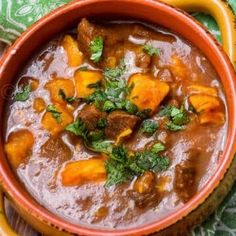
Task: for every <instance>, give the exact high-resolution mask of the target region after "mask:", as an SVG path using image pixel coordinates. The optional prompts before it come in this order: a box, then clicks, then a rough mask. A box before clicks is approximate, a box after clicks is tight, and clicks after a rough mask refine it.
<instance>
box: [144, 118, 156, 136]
mask: <svg viewBox="0 0 236 236" xmlns="http://www.w3.org/2000/svg"><path fill="white" fill-rule="evenodd" d="M157 128H158V124H157V123H156V122H155V121H153V120H145V121H143V123H142V125H141V132H143V133H145V134H148V135H153V134H154V133H155V132H156V130H157Z"/></svg>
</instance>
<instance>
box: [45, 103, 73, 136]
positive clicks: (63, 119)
mask: <svg viewBox="0 0 236 236" xmlns="http://www.w3.org/2000/svg"><path fill="white" fill-rule="evenodd" d="M54 106H55V108H56V110H57V111H58V112H60V121H58V120H57V119H56V118H54V117H53V114H52V113H51V112H49V111H46V112H45V114H44V116H43V118H42V121H41V122H42V126H43V128H44V129H46V130H48V131H49V132H50V133H51V134H53V135H56V134H57V133H59V132H60V131H62V130H64V129H65V127H66V126H67V125H68V124H70V123H71V122H73V115H72V112H71V111H70V110H69V109H67V108H66V107H64V106H62V105H60V104H54Z"/></svg>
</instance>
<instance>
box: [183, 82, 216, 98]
mask: <svg viewBox="0 0 236 236" xmlns="http://www.w3.org/2000/svg"><path fill="white" fill-rule="evenodd" d="M187 91H188V93H189V94H190V95H192V94H205V95H210V96H213V97H217V96H218V94H217V89H216V88H212V87H209V86H202V85H197V84H192V85H189V86H188V87H187Z"/></svg>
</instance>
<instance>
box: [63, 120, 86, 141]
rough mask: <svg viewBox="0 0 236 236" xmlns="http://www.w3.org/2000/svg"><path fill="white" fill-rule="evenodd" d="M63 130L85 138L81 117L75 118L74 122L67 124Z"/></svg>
mask: <svg viewBox="0 0 236 236" xmlns="http://www.w3.org/2000/svg"><path fill="white" fill-rule="evenodd" d="M65 130H66V131H69V132H71V133H73V134H75V135H76V136H80V137H82V138H84V140H87V129H86V128H85V125H84V123H83V122H82V120H81V119H77V120H76V121H75V122H74V123H72V124H69V125H67V126H66V128H65Z"/></svg>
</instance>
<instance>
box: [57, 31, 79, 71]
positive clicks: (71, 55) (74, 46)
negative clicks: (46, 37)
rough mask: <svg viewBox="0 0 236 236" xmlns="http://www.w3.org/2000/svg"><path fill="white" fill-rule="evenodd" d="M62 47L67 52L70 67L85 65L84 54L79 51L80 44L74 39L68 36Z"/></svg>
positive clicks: (64, 39)
mask: <svg viewBox="0 0 236 236" xmlns="http://www.w3.org/2000/svg"><path fill="white" fill-rule="evenodd" d="M62 46H63V48H64V49H65V51H66V54H67V59H68V65H69V66H70V67H76V66H79V65H81V64H82V63H83V53H82V52H81V51H80V50H79V46H78V42H77V41H76V40H75V39H74V38H73V37H71V36H70V35H66V36H65V37H64V38H63V40H62Z"/></svg>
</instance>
